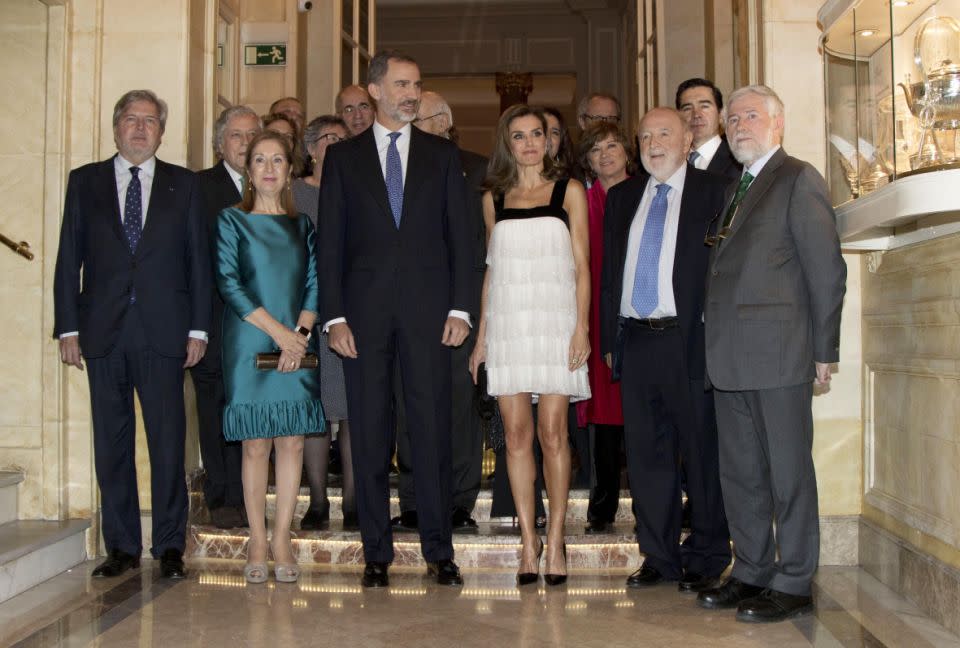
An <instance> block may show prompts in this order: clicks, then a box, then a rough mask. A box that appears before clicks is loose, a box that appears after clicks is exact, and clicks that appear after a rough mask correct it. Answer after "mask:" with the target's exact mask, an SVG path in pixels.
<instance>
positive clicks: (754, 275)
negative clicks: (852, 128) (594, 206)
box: [699, 86, 847, 622]
mask: <svg viewBox="0 0 960 648" xmlns="http://www.w3.org/2000/svg"><path fill="white" fill-rule="evenodd" d="M783 121H784V117H783V103H782V102H781V101H780V98H779V97H777V95H776V93H775V92H774V91H773V90H771V89H770V88H768V87H766V86H748V87H745V88H741V89H739V90H737V91H735V92H734V93H733V94H732V95H731V97H730V104H729V106H728V115H727V133H728V135H729V137H730V146H731V149H732V150H733V154H734V155H736V156H737V159H738V160H739V161H740V162H741V163H742V164H743V167H744V171H743V176H742V178H741V180H740V182H739V183H737V184H735V185H733V186H732V187H730V188H729V189H728V191H727V199H726V202H725V208H724V210H723V211H722V216H721V214H718V218H717V222H716V224H715V235H714V237H713V238H711V239H710V241H711V242H713V243H714V247H713V252H712V254H711V256H710V265H709V272H708V274H707V297H706V305H705V321H706V354H707V376H708V380H709V382H710V383H711V384H712V385H713V388H714V396H715V400H716V409H717V425H718V428H719V434H720V467H721V473H720V479H721V483H722V485H723V499H724V504H725V505H726V510H727V515H728V517H729V519H730V529H731V532H732V535H733V541H734V547H735V549H734V550H735V554H736V560H735V562H734V566H733V571H732V572H731V575H730V578H729V579H728V580H727V582H726V583H724V584H723V585H722V586H721V587H719V588H716V589H712V590H708V591H705V592H701V593H700V596H699V603H700V605H701V606H703V607H706V608H734V607H736V608H737V619H739V620H741V621H751V622H769V621H780V620H783V619H787V618H791V617H794V616H799V615H801V614H806V613H809V612H810V611H811V610H812V609H813V599H812V598H811V596H810V582H811V580H812V579H813V575H814V572H815V571H816V569H817V562H818V560H819V549H820V534H819V522H820V520H819V513H818V508H817V481H816V475H815V474H814V466H813V457H812V454H811V449H812V446H813V414H812V412H811V409H812V398H813V385H814V383H817V384H820V385H825V384H827V383H828V382H829V380H830V371H831V364H832V363H834V362H837V361H838V360H839V352H840V310H841V308H842V306H843V296H844V293H845V290H846V288H845V282H846V274H847V272H846V265H845V263H844V261H843V257H842V256H841V254H840V243H839V239H838V237H837V229H836V218H835V215H834V213H833V209H832V208H831V206H830V200H829V198H828V194H827V187H826V183H825V182H824V181H823V178H822V177H821V176H820V174H819V173H817V171H816V170H815V169H814V168H813V167H812V166H810V165H809V164H807V163H806V162H801V161H800V160H798V159H796V158H793V157H790V156H789V155H787V154H786V153H785V152H784V151H783V149H782V148H780V142H781V141H782V138H783ZM774 525H775V526H776V529H775V530H774Z"/></svg>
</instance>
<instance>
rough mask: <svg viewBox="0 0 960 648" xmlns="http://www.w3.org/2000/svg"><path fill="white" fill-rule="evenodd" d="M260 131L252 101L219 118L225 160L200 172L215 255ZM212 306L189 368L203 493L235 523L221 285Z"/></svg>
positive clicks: (235, 457) (239, 492) (238, 486)
mask: <svg viewBox="0 0 960 648" xmlns="http://www.w3.org/2000/svg"><path fill="white" fill-rule="evenodd" d="M259 132H260V117H259V116H258V115H257V113H256V112H255V111H254V110H253V109H252V108H249V107H247V106H232V107H230V108H227V109H226V110H224V111H223V112H221V113H220V117H219V118H217V121H216V123H215V124H214V127H213V148H214V150H215V151H216V153H217V157H219V158H220V161H219V162H217V163H216V164H215V165H213V166H212V167H210V168H209V169H204V170H203V171H200V172H199V173H198V174H197V175H198V176H199V177H200V189H201V190H202V191H203V196H204V199H205V202H204V205H205V211H206V216H207V232H208V235H209V239H210V245H211V248H210V254H211V257H215V256H216V231H217V217H218V215H219V214H220V210H221V209H223V208H224V207H229V206H231V205H236V204H237V203H239V202H240V198H241V194H242V193H243V186H244V180H243V169H244V164H245V162H246V159H247V146H248V145H249V144H250V140H252V139H253V137H254V135H256V134H257V133H259ZM212 272H213V270H212V268H211V273H212ZM211 276H212V274H211ZM212 306H213V311H212V316H211V319H210V330H209V335H210V339H209V341H208V342H207V352H206V353H205V354H204V356H203V358H201V360H200V362H198V363H197V364H196V365H195V366H194V367H193V368H192V369H191V370H190V373H191V376H192V377H193V387H194V390H195V391H196V394H197V420H198V422H199V428H200V430H199V433H200V457H201V458H202V459H203V469H204V472H205V473H206V475H205V479H204V483H203V497H204V500H205V501H206V503H207V509H208V510H209V511H210V519H211V521H212V522H213V524H214V525H215V526H217V527H219V528H221V529H230V528H233V527H239V526H246V511H245V509H244V506H243V483H242V481H241V478H240V466H241V456H242V451H241V447H240V443H239V442H234V443H228V442H227V441H226V440H225V439H224V438H223V425H222V416H223V407H224V405H225V400H224V395H223V374H222V373H221V369H220V351H221V348H220V347H221V342H222V340H221V337H220V327H221V323H222V320H223V300H222V299H221V298H220V293H219V292H218V291H217V290H214V291H213V299H212Z"/></svg>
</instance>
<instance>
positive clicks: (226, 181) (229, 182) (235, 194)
mask: <svg viewBox="0 0 960 648" xmlns="http://www.w3.org/2000/svg"><path fill="white" fill-rule="evenodd" d="M226 164H227V163H226V162H224V161H223V160H220V164H218V165H217V166H216V167H215V168H216V169H217V171H216V173H217V182H218V183H219V184H220V187H221V191H223V195H224V197H227V196H230V197H231V198H233V199H234V200H233V202H232V203H230V204H235V203H238V202H240V201H241V200H243V196H241V195H240V192H239V191H237V183H236V182H234V181H233V176H231V175H230V172H229V171H227V167H226ZM151 195H153V194H152V193H151Z"/></svg>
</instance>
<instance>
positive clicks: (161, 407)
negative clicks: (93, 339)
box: [87, 306, 187, 558]
mask: <svg viewBox="0 0 960 648" xmlns="http://www.w3.org/2000/svg"><path fill="white" fill-rule="evenodd" d="M183 344H184V350H186V344H187V340H186V339H184V341H183ZM183 359H184V358H183V356H181V357H177V358H171V357H167V356H162V355H160V354H158V353H157V352H156V351H154V350H153V349H152V348H151V346H150V344H149V341H148V340H147V339H146V335H145V333H144V329H143V325H142V323H141V320H140V313H139V311H138V309H137V308H136V306H132V307H131V308H130V309H128V311H127V314H126V316H125V318H124V320H123V324H122V329H121V332H120V336H119V337H118V339H117V345H116V346H115V347H114V348H113V350H111V351H110V353H109V354H108V355H106V356H104V357H101V358H87V377H88V380H89V382H90V401H91V406H92V410H93V452H94V463H95V467H96V473H97V484H98V485H99V486H100V515H101V520H102V525H103V538H104V544H105V545H106V548H107V550H108V551H111V550H114V549H118V550H120V551H124V552H126V553H129V554H134V555H140V552H141V551H142V548H143V544H142V536H141V532H140V500H139V496H138V493H137V470H136V460H135V458H134V449H135V444H136V414H135V411H134V404H133V393H134V390H136V393H137V396H138V397H139V399H140V406H141V409H142V412H143V423H144V427H145V428H146V437H147V448H148V450H149V453H150V489H151V500H152V509H153V547H151V549H150V552H151V553H152V554H153V556H154V557H155V558H158V557H160V556H161V555H162V554H163V552H164V551H166V550H167V549H177V550H178V551H183V549H184V545H185V535H186V526H187V482H186V475H185V472H184V466H183V462H184V444H185V434H186V420H185V417H184V405H183Z"/></svg>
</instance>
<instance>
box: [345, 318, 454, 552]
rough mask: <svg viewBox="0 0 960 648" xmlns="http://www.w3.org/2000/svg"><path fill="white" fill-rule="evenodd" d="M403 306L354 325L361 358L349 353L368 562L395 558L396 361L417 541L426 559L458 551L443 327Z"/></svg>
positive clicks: (354, 455) (352, 430) (349, 397)
mask: <svg viewBox="0 0 960 648" xmlns="http://www.w3.org/2000/svg"><path fill="white" fill-rule="evenodd" d="M399 310H400V309H399V308H398V309H397V310H396V311H394V312H392V313H391V312H385V313H383V314H382V316H378V317H370V318H368V319H367V320H366V321H363V320H361V321H360V322H359V323H358V324H357V325H355V326H354V327H353V331H354V336H355V338H356V340H357V345H358V348H357V351H358V357H357V358H355V359H351V358H345V359H344V361H343V373H344V378H345V379H346V386H347V406H348V408H349V411H350V443H351V450H352V458H353V470H354V480H355V483H356V496H357V515H358V517H359V520H360V535H361V537H362V539H363V552H364V557H365V559H366V561H367V562H386V563H389V562H392V561H393V534H392V530H391V528H390V500H389V495H390V482H389V467H390V457H391V455H392V454H393V445H394V442H395V433H394V431H395V422H394V411H393V405H392V402H391V401H392V394H393V383H394V370H395V364H397V365H398V366H399V372H400V376H401V380H402V382H403V390H402V401H403V405H404V408H405V411H406V413H407V416H408V417H409V418H410V420H412V421H416V422H417V425H416V426H411V427H410V428H409V434H410V447H411V463H412V468H413V471H412V472H413V479H414V484H415V488H416V504H417V514H418V517H419V525H420V547H421V550H422V552H423V556H424V558H426V560H427V561H428V562H436V561H437V560H443V559H450V558H452V557H453V542H452V531H451V520H450V511H451V504H450V502H451V481H452V479H451V467H450V466H451V461H450V452H451V451H450V350H449V348H448V347H445V346H443V345H441V344H440V334H439V332H440V331H441V330H442V328H441V327H438V326H426V325H425V323H423V322H417V321H413V320H412V319H408V318H401V317H398V315H397V313H398V312H399Z"/></svg>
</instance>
